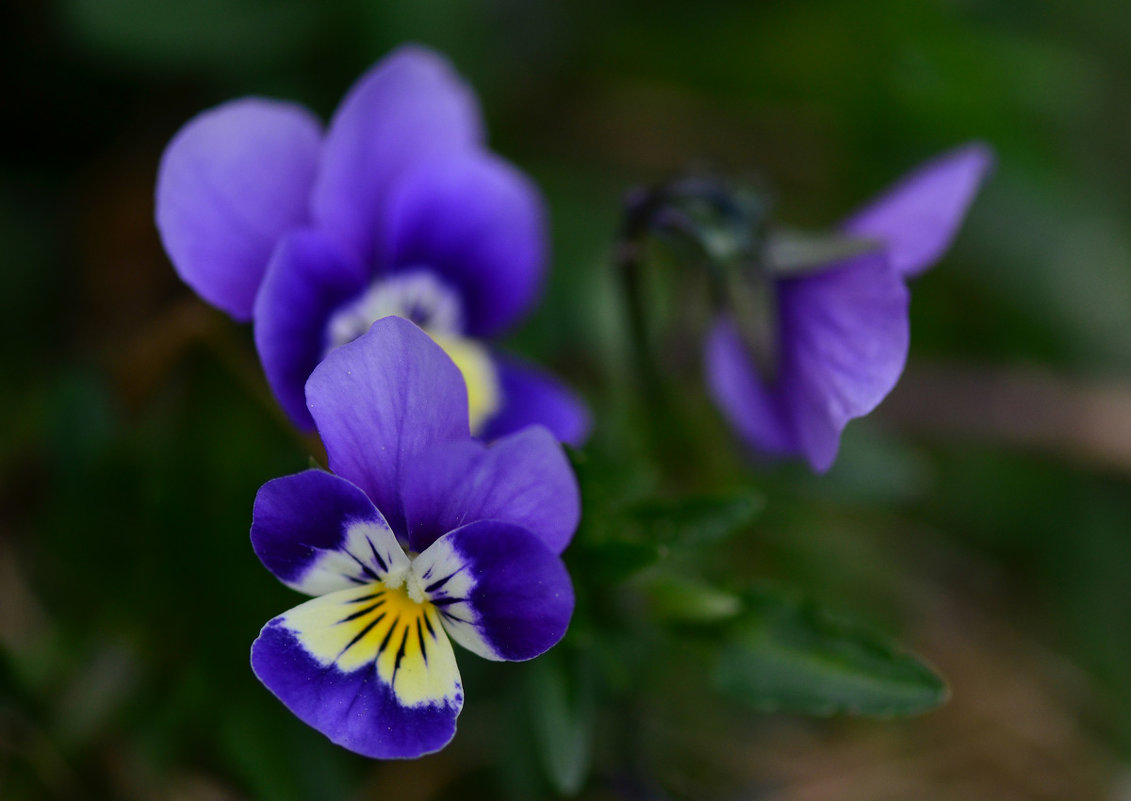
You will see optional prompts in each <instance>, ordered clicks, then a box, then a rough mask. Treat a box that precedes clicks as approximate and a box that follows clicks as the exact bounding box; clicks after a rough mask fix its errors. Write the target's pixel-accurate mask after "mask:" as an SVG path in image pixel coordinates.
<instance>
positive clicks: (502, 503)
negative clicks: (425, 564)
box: [401, 427, 581, 553]
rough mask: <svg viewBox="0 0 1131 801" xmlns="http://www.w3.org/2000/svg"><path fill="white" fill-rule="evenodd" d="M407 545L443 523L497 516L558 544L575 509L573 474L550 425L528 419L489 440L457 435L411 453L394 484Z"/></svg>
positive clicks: (420, 543)
mask: <svg viewBox="0 0 1131 801" xmlns="http://www.w3.org/2000/svg"><path fill="white" fill-rule="evenodd" d="M401 497H402V499H403V501H404V509H405V519H406V522H407V524H408V540H409V547H410V548H411V549H412V550H414V551H417V552H421V551H423V550H424V549H425V548H427V547H428V546H429V545H431V544H432V543H433V542H435V541H436V540H437V539H438V538H439V537H441V536H443V535H444V534H446V533H447V532H449V531H452V530H454V529H457V528H459V527H460V526H463V525H466V524H468V523H473V522H475V521H478V520H488V519H490V520H502V521H505V522H508V523H514V524H516V525H520V526H523V527H524V528H527V529H529V530H530V531H531V532H533V533H534V534H536V535H537V536H538V537H539V538H541V539H542V541H543V542H544V543H545V544H546V545H547V546H548V547H549V548H550V550H552V551H553V552H554V553H561V552H562V551H563V550H565V547H566V545H568V544H569V541H570V539H571V538H572V537H573V532H574V531H575V530H576V528H577V522H578V520H579V519H580V516H581V499H580V495H579V493H578V488H577V479H576V478H575V477H574V475H573V470H572V469H571V468H570V465H569V461H568V460H567V459H566V457H565V454H564V453H563V452H562V447H561V445H559V444H558V441H557V440H556V439H555V438H554V437H553V435H552V434H550V432H548V431H547V430H546V429H544V428H541V427H531V428H527V429H524V430H523V431H521V432H519V433H517V434H512V435H510V436H508V437H505V438H503V439H500V440H498V441H496V442H494V443H493V444H492V445H491V446H490V447H488V446H486V445H483V444H482V443H480V442H475V441H465V442H453V443H449V444H446V445H441V446H439V447H437V448H434V449H432V450H430V451H427V452H425V453H422V454H420V455H419V456H417V457H415V458H414V459H413V460H412V462H411V463H409V464H408V466H407V467H406V469H405V472H404V474H403V482H402V485H401Z"/></svg>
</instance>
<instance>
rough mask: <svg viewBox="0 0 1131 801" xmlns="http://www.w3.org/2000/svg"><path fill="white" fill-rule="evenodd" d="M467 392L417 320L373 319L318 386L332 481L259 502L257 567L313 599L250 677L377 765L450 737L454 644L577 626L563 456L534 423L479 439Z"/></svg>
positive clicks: (574, 507) (501, 646)
mask: <svg viewBox="0 0 1131 801" xmlns="http://www.w3.org/2000/svg"><path fill="white" fill-rule="evenodd" d="M461 383H462V382H461V380H460V376H459V373H458V372H457V370H456V368H455V367H453V366H452V363H451V361H450V360H449V359H447V358H445V356H444V355H443V352H442V351H441V350H440V348H439V347H437V346H436V344H435V343H434V342H432V341H430V340H429V338H428V337H427V336H426V335H425V334H424V333H422V332H421V331H420V329H418V328H417V327H416V326H415V325H413V324H412V323H410V322H408V321H406V320H403V319H398V318H396V317H390V318H386V319H382V320H379V321H378V322H376V323H374V324H373V327H372V329H371V330H370V331H369V332H368V333H366V334H363V335H362V336H361V337H359V338H357V339H356V340H355V341H353V342H351V343H349V344H346V345H343V346H341V347H339V348H337V349H335V350H334V351H333V352H332V353H330V354H329V355H328V356H327V357H326V359H325V360H324V361H323V362H322V363H321V364H320V365H319V366H318V367H317V368H315V370H314V372H313V374H312V375H311V376H310V380H309V381H308V382H307V386H306V395H307V401H308V405H309V409H310V412H311V414H312V415H313V417H314V420H315V423H316V424H317V428H318V431H319V433H320V434H321V435H322V440H323V442H324V443H325V445H326V452H327V455H328V458H329V464H330V468H331V469H332V470H333V471H334V472H333V473H327V472H323V471H320V470H307V471H305V472H303V473H298V474H295V475H291V476H286V477H284V478H279V479H276V480H274V481H270V482H268V483H267V484H264V485H263V487H262V488H261V489H260V490H259V494H258V495H257V496H256V499H255V510H254V516H253V520H252V526H251V540H252V545H253V547H254V548H255V552H256V554H257V555H258V556H259V558H260V560H261V561H262V562H263V564H264V565H265V566H266V567H267V569H268V570H270V571H271V572H272V573H274V574H275V576H276V577H277V578H279V579H280V580H281V581H282V582H283V583H285V584H286V585H287V586H289V587H292V588H293V589H296V590H298V591H299V592H304V593H306V594H308V595H313V596H315V598H313V599H312V600H310V601H307V602H306V603H303V604H301V605H299V606H296V607H295V608H294V609H291V610H290V611H289V612H286V613H284V614H282V615H280V616H279V617H276V618H274V619H273V620H271V621H270V622H269V623H268V624H267V625H266V626H265V627H264V628H263V631H262V632H261V633H260V635H259V638H258V639H257V640H256V641H255V644H254V645H253V646H252V651H251V664H252V669H253V670H254V671H255V674H256V675H257V676H258V677H259V679H260V681H262V682H263V683H264V684H265V685H266V686H267V688H268V689H269V690H271V692H272V693H274V694H275V695H276V696H277V697H278V698H279V699H280V700H281V701H282V702H283V703H284V704H286V705H287V707H288V708H290V710H291V711H292V712H294V714H295V715H297V716H298V717H299V718H300V719H301V720H303V721H304V722H305V723H307V724H309V725H311V726H313V727H314V728H316V729H318V731H320V732H322V733H323V734H325V735H326V736H327V737H329V738H330V739H331V740H332V741H334V742H335V743H337V744H339V745H342V746H344V747H346V748H348V749H350V750H352V751H356V752H357V753H359V754H364V755H366V756H370V757H378V758H383V759H389V758H411V757H417V756H420V755H422V754H427V753H430V752H433V751H437V750H439V749H440V748H443V747H444V746H445V745H446V744H447V743H448V741H449V740H451V738H452V736H453V735H454V734H455V728H456V717H457V716H458V715H459V712H460V709H461V708H462V706H463V687H462V684H461V681H460V674H459V669H458V668H457V666H456V661H455V655H454V653H453V651H452V647H451V644H450V642H449V639H448V638H449V637H450V638H451V639H453V640H455V641H456V642H457V643H459V644H460V645H462V646H463V647H464V648H466V649H468V650H469V651H472V652H473V653H476V654H478V655H479V656H482V657H485V658H487V659H494V660H509V661H515V660H524V659H530V658H532V657H535V656H537V655H538V654H541V653H542V652H544V651H545V650H547V649H548V648H550V647H551V646H553V645H554V644H555V643H557V642H558V640H560V639H561V637H562V635H563V634H564V633H565V630H566V627H567V626H568V625H569V620H570V617H571V615H572V613H573V603H574V599H573V589H572V587H571V584H570V580H569V575H568V573H567V572H566V569H565V566H564V564H563V563H562V560H561V558H560V557H559V554H560V553H561V552H562V550H564V549H565V547H566V545H568V544H569V541H570V539H571V537H572V536H573V532H574V530H575V528H576V527H577V523H578V518H579V515H580V498H579V495H578V488H577V483H576V479H575V478H574V476H573V473H572V471H571V469H570V466H569V463H568V462H567V460H566V458H565V455H564V453H563V452H562V449H561V446H560V445H559V444H558V442H557V441H556V440H555V439H554V438H553V437H552V436H551V435H550V433H549V432H548V431H546V430H545V429H543V428H541V427H538V426H532V427H529V428H527V429H525V430H523V431H521V432H519V433H517V434H513V435H510V436H508V437H504V438H502V439H500V440H498V441H497V442H495V443H493V444H492V445H490V446H486V445H484V444H482V443H481V442H478V441H476V440H473V439H471V437H470V435H469V433H468V422H467V421H468V413H467V402H466V399H465V395H464V392H463V388H462V386H461Z"/></svg>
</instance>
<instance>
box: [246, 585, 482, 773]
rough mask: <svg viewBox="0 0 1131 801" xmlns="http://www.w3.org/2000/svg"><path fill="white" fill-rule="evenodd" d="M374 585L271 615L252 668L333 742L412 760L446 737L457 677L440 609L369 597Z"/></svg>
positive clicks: (456, 706)
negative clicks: (393, 611)
mask: <svg viewBox="0 0 1131 801" xmlns="http://www.w3.org/2000/svg"><path fill="white" fill-rule="evenodd" d="M379 592H381V591H380V590H379V589H378V590H375V589H374V588H373V587H359V588H357V589H354V590H346V591H342V592H336V593H332V594H330V595H324V596H322V597H320V598H315V599H313V600H311V601H307V602H306V603H305V604H302V605H301V606H298V607H295V608H294V609H292V610H290V611H289V612H287V613H286V614H284V615H281V616H279V617H277V618H275V619H274V620H272V621H271V622H270V623H268V624H267V625H266V626H264V628H263V631H262V632H260V634H259V638H258V639H257V640H256V641H255V643H254V644H253V645H252V648H251V667H252V670H254V671H255V675H256V676H257V677H258V678H259V680H260V681H262V682H263V683H264V685H266V686H267V689H269V690H270V691H271V692H272V693H274V694H275V696H276V697H277V698H278V699H279V700H280V701H282V702H283V703H284V704H285V705H286V706H287V707H288V708H289V709H290V710H291V711H292V712H293V713H294V714H295V715H296V716H298V718H299V719H300V720H302V721H303V722H304V723H306V724H308V725H310V726H313V727H314V728H315V729H317V730H318V731H320V732H322V733H323V734H325V735H326V736H327V737H329V738H330V740H331V741H333V742H335V743H337V744H338V745H341V746H344V747H345V748H348V749H350V750H351V751H355V752H356V753H359V754H362V755H364V756H368V757H375V758H378V759H411V758H414V757H418V756H421V755H423V754H429V753H432V752H434V751H438V750H439V749H441V748H443V747H444V746H445V745H446V744H447V743H448V742H449V741H450V740H451V739H452V736H453V735H454V734H455V729H456V716H457V715H459V712H460V709H461V708H462V706H463V685H462V682H461V680H460V676H459V669H458V667H457V666H456V662H455V654H454V653H453V651H452V647H451V644H450V643H449V642H448V638H447V637H446V636H445V634H444V631H443V628H442V626H441V623H440V621H439V616H438V615H437V613H436V611H435V610H434V609H424V608H422V607H413V606H412V605H405V604H404V603H403V602H399V603H397V602H393V601H389V602H388V603H387V604H385V606H384V607H382V608H377V607H375V605H373V604H370V603H369V599H370V598H372V597H374V595H375V593H379ZM394 592H395V591H394ZM366 604H369V605H368V606H367V605H366ZM389 607H394V608H395V609H397V610H398V611H399V612H400V613H401V614H399V615H398V614H389V612H388V609H389ZM424 619H428V621H429V623H428V626H429V628H428V629H427V633H425V629H424V624H423V622H422V621H423V620H424Z"/></svg>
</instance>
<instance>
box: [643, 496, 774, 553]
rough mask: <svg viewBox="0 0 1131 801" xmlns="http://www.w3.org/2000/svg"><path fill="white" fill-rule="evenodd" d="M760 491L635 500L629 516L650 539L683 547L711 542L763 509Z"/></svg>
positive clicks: (737, 528)
mask: <svg viewBox="0 0 1131 801" xmlns="http://www.w3.org/2000/svg"><path fill="white" fill-rule="evenodd" d="M764 507H765V501H764V499H763V497H762V495H761V493H758V492H755V491H753V490H750V489H742V490H738V491H735V492H730V493H726V494H720V495H701V496H695V497H691V498H680V499H678V500H675V501H650V502H646V503H641V504H638V505H637V506H636V507H635V508H634V509H633V510H632V517H633V518H634V519H635V521H636V523H637V524H638V525H639V526H640V528H641V531H642V534H643V536H644V537H646V538H647V539H648V540H650V541H651V542H656V543H660V544H663V545H675V546H682V547H689V546H703V545H711V544H714V543H717V542H721V541H723V540H725V539H727V538H729V537H731V536H733V535H734V534H737V533H738V532H739V531H741V530H742V529H743V528H745V527H746V526H748V525H750V524H751V523H752V522H754V520H755V519H756V518H757V517H758V515H759V514H760V513H761V512H762V509H763V508H764Z"/></svg>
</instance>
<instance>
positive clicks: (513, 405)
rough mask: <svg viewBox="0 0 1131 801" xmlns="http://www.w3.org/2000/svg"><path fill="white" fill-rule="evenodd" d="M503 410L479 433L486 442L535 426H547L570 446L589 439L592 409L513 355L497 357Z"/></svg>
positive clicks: (489, 419) (551, 378)
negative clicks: (590, 412) (590, 410)
mask: <svg viewBox="0 0 1131 801" xmlns="http://www.w3.org/2000/svg"><path fill="white" fill-rule="evenodd" d="M495 365H496V367H497V369H498V379H499V386H500V390H501V392H500V396H501V398H502V407H501V408H500V409H499V410H498V411H497V412H496V413H495V414H494V415H493V416H491V417H490V418H488V419H487V421H486V423H484V425H483V429H482V430H481V431H480V432H478V433H479V436H480V437H481V438H482V439H485V440H492V439H496V438H498V437H502V436H506V435H507V434H512V433H514V432H515V431H520V430H521V429H523V428H526V427H527V426H531V425H540V426H545V427H546V428H548V429H549V430H550V433H551V434H553V435H554V436H555V437H557V438H558V439H559V440H560V441H562V442H564V443H566V444H567V445H572V446H574V447H580V446H581V445H583V444H584V443H585V440H586V439H588V437H589V429H590V420H589V410H588V409H587V408H586V406H585V403H584V401H582V400H581V398H580V397H578V395H577V393H575V392H574V391H573V390H572V389H570V388H569V387H567V386H566V385H565V384H563V383H562V382H561V381H559V380H558V379H557V378H555V377H554V376H552V375H550V374H549V373H548V372H546V371H545V370H542V369H539V368H537V367H534V366H532V365H529V364H527V363H525V362H521V361H519V360H517V359H514V358H512V357H509V356H496V358H495Z"/></svg>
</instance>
